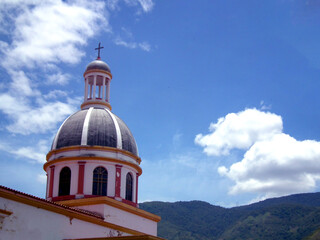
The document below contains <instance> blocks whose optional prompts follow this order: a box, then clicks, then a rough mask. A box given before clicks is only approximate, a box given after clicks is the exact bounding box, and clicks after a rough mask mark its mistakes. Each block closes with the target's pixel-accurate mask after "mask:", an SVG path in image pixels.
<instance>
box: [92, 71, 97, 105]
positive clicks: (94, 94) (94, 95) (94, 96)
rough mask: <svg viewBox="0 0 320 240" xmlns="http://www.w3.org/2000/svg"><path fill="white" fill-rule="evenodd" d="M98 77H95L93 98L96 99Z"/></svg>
mask: <svg viewBox="0 0 320 240" xmlns="http://www.w3.org/2000/svg"><path fill="white" fill-rule="evenodd" d="M96 86H97V75H93V98H92V99H96Z"/></svg>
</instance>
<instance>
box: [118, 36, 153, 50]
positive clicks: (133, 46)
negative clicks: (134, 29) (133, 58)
mask: <svg viewBox="0 0 320 240" xmlns="http://www.w3.org/2000/svg"><path fill="white" fill-rule="evenodd" d="M114 43H115V44H116V45H119V46H123V47H126V48H131V49H136V48H140V49H142V50H143V51H146V52H149V51H150V50H151V46H150V44H149V43H147V42H142V43H137V42H134V41H125V40H123V39H122V38H121V37H119V36H118V37H116V38H115V39H114Z"/></svg>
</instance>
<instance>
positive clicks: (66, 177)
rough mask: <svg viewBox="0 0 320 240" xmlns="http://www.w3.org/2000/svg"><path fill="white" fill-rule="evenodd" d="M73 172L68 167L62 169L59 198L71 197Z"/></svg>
mask: <svg viewBox="0 0 320 240" xmlns="http://www.w3.org/2000/svg"><path fill="white" fill-rule="evenodd" d="M70 182H71V170H70V168H68V167H64V168H62V170H61V172H60V178H59V196H66V195H70Z"/></svg>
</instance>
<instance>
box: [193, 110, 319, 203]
mask: <svg viewBox="0 0 320 240" xmlns="http://www.w3.org/2000/svg"><path fill="white" fill-rule="evenodd" d="M210 130H211V131H212V133H209V134H208V135H204V136H203V135H197V137H196V143H198V144H200V145H201V146H203V147H204V150H205V152H206V153H207V155H221V154H224V155H227V154H229V152H230V151H231V150H232V149H236V148H237V149H243V150H245V151H246V152H245V154H244V156H243V158H242V160H241V161H238V162H236V163H233V164H232V165H231V166H230V167H226V166H220V167H219V168H218V172H219V174H220V175H221V176H226V177H228V178H229V179H231V180H233V181H234V183H235V184H234V186H232V188H231V189H230V193H231V194H239V193H245V192H251V193H258V194H259V195H260V197H259V198H260V199H264V198H266V197H274V196H281V195H286V194H292V193H297V192H307V191H311V190H314V189H315V187H316V184H317V180H318V179H319V178H320V165H319V161H320V142H317V141H314V140H304V141H298V140H296V139H294V138H293V137H291V136H289V135H287V134H284V133H283V132H282V120H281V117H280V116H277V115H275V114H272V113H265V112H261V111H258V110H256V109H247V110H245V111H242V112H240V113H232V114H228V115H227V116H226V117H224V118H221V119H219V120H218V123H217V124H211V126H210Z"/></svg>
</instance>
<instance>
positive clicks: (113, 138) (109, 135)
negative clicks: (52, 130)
mask: <svg viewBox="0 0 320 240" xmlns="http://www.w3.org/2000/svg"><path fill="white" fill-rule="evenodd" d="M71 146H106V147H113V148H118V149H122V150H126V151H128V152H131V153H132V154H134V155H136V156H138V150H137V145H136V142H135V140H134V138H133V135H132V133H131V131H130V130H129V128H128V127H127V125H126V124H125V123H124V122H123V121H122V120H121V119H120V118H119V117H117V116H116V115H115V114H113V113H112V112H110V111H109V110H108V109H105V108H93V107H92V108H89V109H83V110H80V111H78V112H76V113H74V114H73V115H71V116H70V117H69V118H67V120H66V121H65V122H64V123H63V124H62V125H61V127H60V129H59V131H58V133H57V135H56V136H55V138H54V141H53V144H52V147H51V150H55V149H59V148H63V147H71Z"/></svg>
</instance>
